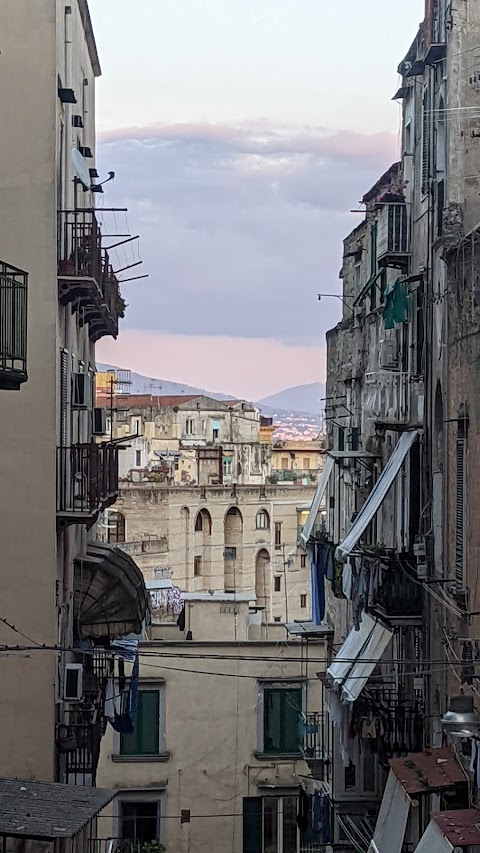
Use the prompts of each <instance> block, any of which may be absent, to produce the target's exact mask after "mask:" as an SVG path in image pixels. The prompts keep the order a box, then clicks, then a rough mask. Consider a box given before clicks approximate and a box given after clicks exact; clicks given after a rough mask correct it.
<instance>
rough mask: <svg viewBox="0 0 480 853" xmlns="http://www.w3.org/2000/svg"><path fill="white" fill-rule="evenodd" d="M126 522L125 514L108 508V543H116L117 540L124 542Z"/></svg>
mask: <svg viewBox="0 0 480 853" xmlns="http://www.w3.org/2000/svg"><path fill="white" fill-rule="evenodd" d="M125 530H126V524H125V516H124V515H123V513H121V512H117V511H116V510H110V511H109V512H108V514H107V532H108V544H109V545H116V544H117V542H125V539H126V536H125Z"/></svg>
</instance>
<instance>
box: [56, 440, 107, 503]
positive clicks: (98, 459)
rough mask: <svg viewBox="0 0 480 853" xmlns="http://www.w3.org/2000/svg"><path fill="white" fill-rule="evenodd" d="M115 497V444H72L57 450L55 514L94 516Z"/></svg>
mask: <svg viewBox="0 0 480 853" xmlns="http://www.w3.org/2000/svg"><path fill="white" fill-rule="evenodd" d="M117 494H118V448H117V446H116V445H115V444H93V443H89V444H75V445H72V446H71V447H58V448H57V512H59V513H66V514H70V515H73V516H74V515H76V514H78V515H82V516H85V515H94V514H95V513H97V512H99V511H100V510H102V509H105V507H107V506H109V505H110V504H111V503H113V501H114V500H115V499H116V497H117Z"/></svg>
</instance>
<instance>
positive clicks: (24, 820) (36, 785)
mask: <svg viewBox="0 0 480 853" xmlns="http://www.w3.org/2000/svg"><path fill="white" fill-rule="evenodd" d="M114 797H115V791H106V790H103V789H102V788H88V787H83V786H81V787H80V786H77V785H61V784H60V783H57V782H33V781H32V780H30V779H29V780H28V781H25V782H22V781H21V780H19V779H0V802H1V804H2V808H1V813H0V835H1V836H7V837H13V838H31V839H38V840H40V839H42V840H45V841H53V839H54V838H73V837H74V836H75V835H77V834H78V833H79V832H81V830H82V829H84V827H86V826H87V824H88V823H89V822H90V821H91V820H92V819H93V818H94V817H95V816H96V815H97V814H98V813H99V812H100V811H101V810H102V809H103V808H105V806H106V805H108V803H109V802H111V800H113V798H114Z"/></svg>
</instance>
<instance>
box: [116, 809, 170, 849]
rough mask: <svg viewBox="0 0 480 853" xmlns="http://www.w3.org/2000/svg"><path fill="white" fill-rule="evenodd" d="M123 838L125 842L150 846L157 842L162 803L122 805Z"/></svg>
mask: <svg viewBox="0 0 480 853" xmlns="http://www.w3.org/2000/svg"><path fill="white" fill-rule="evenodd" d="M120 820H121V836H122V838H124V839H125V840H128V841H135V842H137V843H139V844H140V845H142V844H148V843H149V842H152V841H157V840H158V838H159V834H160V803H159V802H158V801H153V802H134V803H131V802H128V801H125V800H124V801H123V802H121V803H120Z"/></svg>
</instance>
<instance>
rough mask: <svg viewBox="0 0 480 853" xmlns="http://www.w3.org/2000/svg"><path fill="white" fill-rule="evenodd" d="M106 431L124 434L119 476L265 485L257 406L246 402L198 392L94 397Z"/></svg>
mask: <svg viewBox="0 0 480 853" xmlns="http://www.w3.org/2000/svg"><path fill="white" fill-rule="evenodd" d="M97 401H98V405H99V406H103V407H105V408H106V411H107V416H108V417H107V421H108V425H107V427H106V429H107V434H111V435H113V436H114V437H116V438H129V447H128V448H127V449H126V450H125V451H124V452H122V455H121V458H120V475H121V477H122V479H123V478H129V479H136V480H138V479H144V478H147V477H149V476H150V475H151V476H152V478H154V479H156V480H157V481H159V482H165V483H168V484H169V485H182V486H183V485H196V484H198V485H202V486H208V485H214V484H222V483H238V484H242V485H248V484H261V483H264V482H265V480H266V477H267V476H268V474H269V473H270V468H271V452H270V445H269V444H268V443H265V442H263V440H262V438H261V435H260V429H261V416H260V413H259V410H258V409H256V408H255V406H253V405H252V403H247V402H246V401H245V400H240V401H238V400H227V401H220V400H215V399H213V398H211V397H206V396H202V395H198V394H197V395H189V394H183V395H179V396H168V397H165V396H161V395H154V394H142V395H134V394H132V395H122V394H116V395H115V396H113V393H112V394H111V395H110V396H109V395H106V394H99V395H98V400H97Z"/></svg>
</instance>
